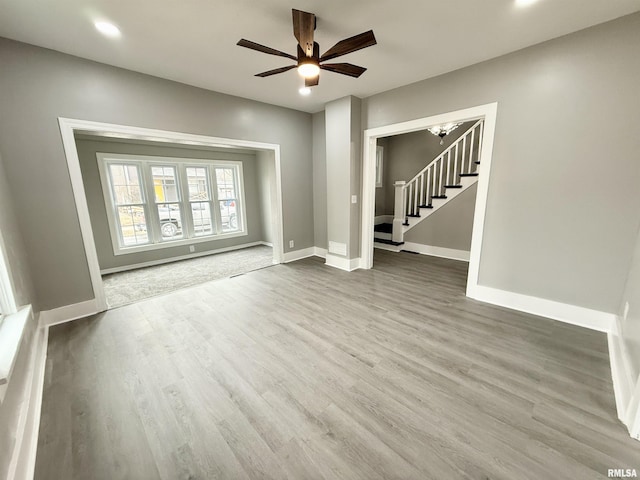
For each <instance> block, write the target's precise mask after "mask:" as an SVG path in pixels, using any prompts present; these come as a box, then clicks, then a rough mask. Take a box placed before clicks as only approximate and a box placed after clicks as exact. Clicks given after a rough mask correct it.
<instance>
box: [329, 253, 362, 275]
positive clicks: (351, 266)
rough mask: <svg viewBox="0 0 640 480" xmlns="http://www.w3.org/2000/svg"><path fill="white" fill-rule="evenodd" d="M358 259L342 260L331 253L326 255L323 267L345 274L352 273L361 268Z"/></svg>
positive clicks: (342, 258)
mask: <svg viewBox="0 0 640 480" xmlns="http://www.w3.org/2000/svg"><path fill="white" fill-rule="evenodd" d="M360 264H361V260H360V258H359V257H358V258H351V259H349V258H344V257H340V256H338V255H334V254H332V253H327V255H326V257H325V265H328V266H330V267H335V268H338V269H340V270H344V271H346V272H353V271H354V270H357V269H358V268H361V265H360Z"/></svg>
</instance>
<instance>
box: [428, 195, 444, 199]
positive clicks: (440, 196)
mask: <svg viewBox="0 0 640 480" xmlns="http://www.w3.org/2000/svg"><path fill="white" fill-rule="evenodd" d="M431 198H442V199H444V198H447V196H446V195H431Z"/></svg>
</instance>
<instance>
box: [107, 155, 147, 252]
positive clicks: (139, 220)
mask: <svg viewBox="0 0 640 480" xmlns="http://www.w3.org/2000/svg"><path fill="white" fill-rule="evenodd" d="M109 178H110V182H111V192H112V199H113V204H114V206H115V209H116V218H117V222H118V237H119V239H120V241H121V243H122V245H123V246H125V247H129V246H132V245H145V244H147V243H149V236H148V234H147V221H146V218H147V215H146V212H145V201H144V192H143V189H142V182H141V178H140V168H139V167H138V165H135V164H124V163H112V164H110V165H109Z"/></svg>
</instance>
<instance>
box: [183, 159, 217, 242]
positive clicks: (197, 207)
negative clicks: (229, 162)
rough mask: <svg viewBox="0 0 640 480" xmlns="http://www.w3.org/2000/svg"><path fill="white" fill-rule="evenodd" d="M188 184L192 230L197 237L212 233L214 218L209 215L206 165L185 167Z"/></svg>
mask: <svg viewBox="0 0 640 480" xmlns="http://www.w3.org/2000/svg"><path fill="white" fill-rule="evenodd" d="M185 171H186V174H187V183H188V185H189V206H190V208H189V209H190V211H191V221H192V224H193V232H194V235H195V236H197V237H200V236H204V235H211V234H213V233H214V226H215V225H214V219H213V217H212V216H211V211H212V209H211V193H210V188H209V172H208V169H207V168H206V167H186V168H185Z"/></svg>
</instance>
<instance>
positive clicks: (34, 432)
mask: <svg viewBox="0 0 640 480" xmlns="http://www.w3.org/2000/svg"><path fill="white" fill-rule="evenodd" d="M48 340H49V328H48V327H42V326H40V327H38V329H37V330H36V333H35V335H34V339H33V351H32V354H31V359H30V368H29V372H28V375H29V379H28V381H27V387H26V388H28V389H29V391H28V393H27V395H26V396H25V401H24V407H23V408H24V410H23V412H24V413H23V414H22V416H21V418H20V423H19V426H18V430H17V432H16V442H15V448H14V451H13V455H12V458H11V462H10V464H9V475H8V477H7V478H8V480H32V479H33V474H34V472H35V467H36V451H37V448H38V433H39V430H40V412H41V410H42V392H43V389H44V373H45V365H46V360H47V342H48Z"/></svg>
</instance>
